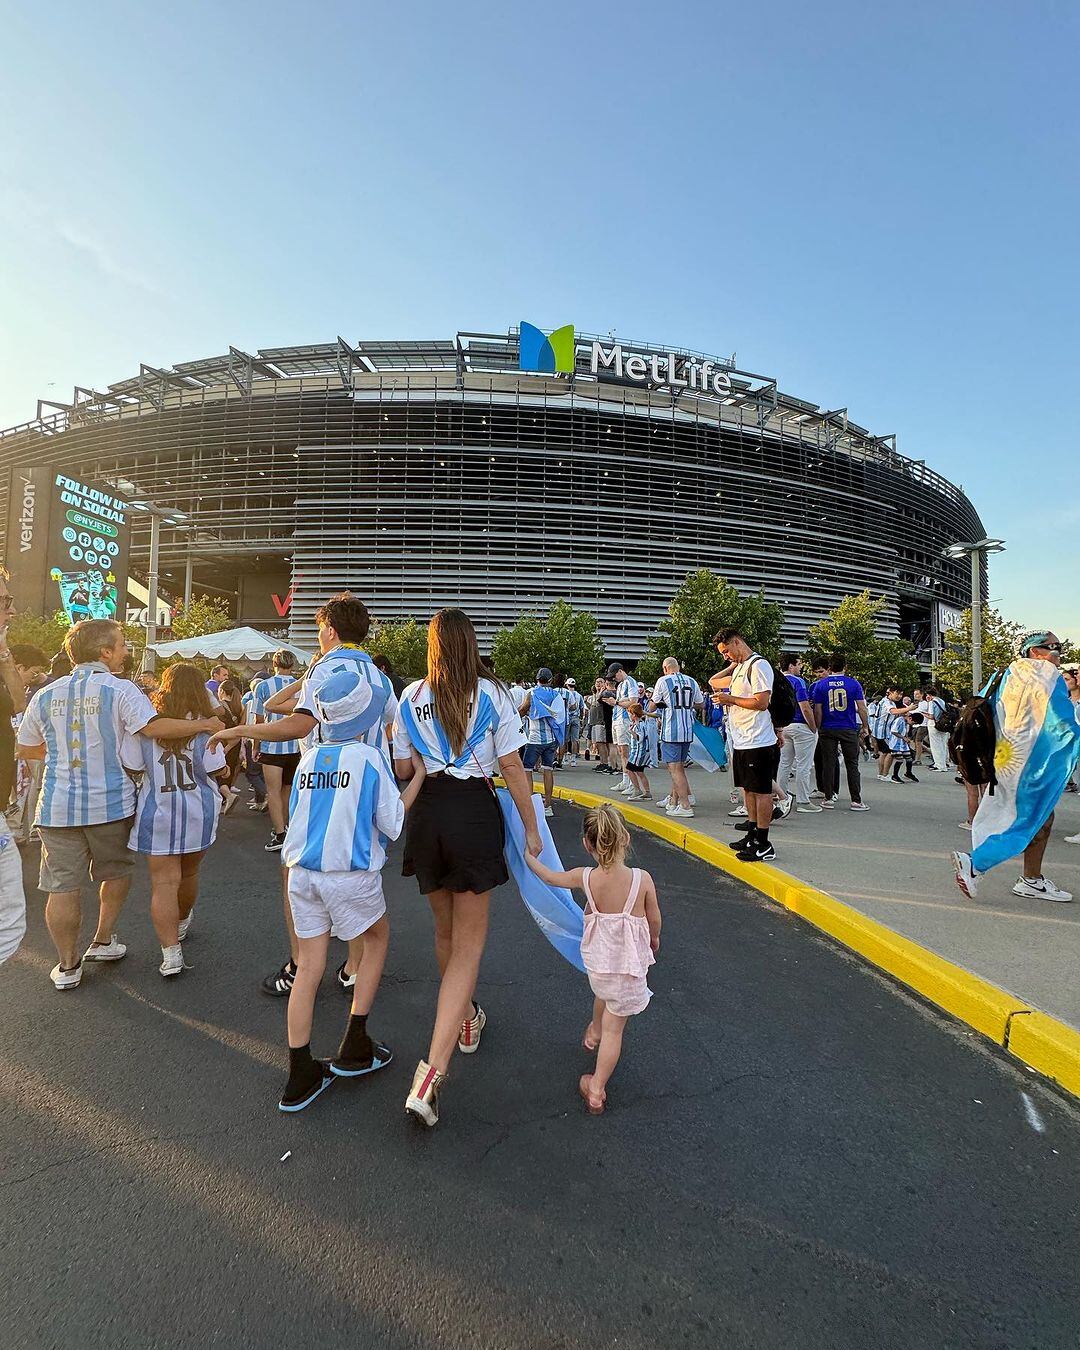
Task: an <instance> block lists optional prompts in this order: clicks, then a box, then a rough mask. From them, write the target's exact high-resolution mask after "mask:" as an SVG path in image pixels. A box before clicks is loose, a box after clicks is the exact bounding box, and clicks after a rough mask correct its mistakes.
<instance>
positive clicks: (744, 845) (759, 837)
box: [712, 628, 780, 862]
mask: <svg viewBox="0 0 1080 1350" xmlns="http://www.w3.org/2000/svg"><path fill="white" fill-rule="evenodd" d="M713 645H714V646H715V647H716V650H717V651H718V652H719V653H720V655H721V656H722V657H724V659H725V660H726V661H730V662H733V663H734V668H733V669H732V671H731V674H730V692H728V693H714V694H713V696H712V699H713V702H714V703H715V704H717V705H718V706H719V707H723V708H726V709H727V723H728V732H729V734H730V736H731V746H732V754H731V770H732V777H733V779H734V782H735V786H736V787H741V788H742V790H743V794H744V797H745V800H746V839H745V840H744V841H740V842H738V843H733V844H731V845H730V847H731V848H733V849H734V850H735V856H736V857H737V858H738V859H739V860H740V861H741V862H769V861H771V860H772V859H773V858H775V857H776V850H775V849H774V848H773V846H772V844H771V842H770V840H769V824H770V822H771V820H772V811H773V799H772V792H773V782H774V781H775V779H776V774H777V770H778V769H779V766H780V741H779V737H778V735H777V731H776V728H775V727H774V726H773V724H772V718H771V717H770V716H769V703H770V701H771V699H772V687H773V669H772V665H771V663H770V662H768V661H766V660H765V658H764V657H763V656H760V655H759V654H758V653H757V652H755V651H754V650H753V648H752V647H750V645H749V644H748V643H747V641H746V639H745V638H744V637H743V636H742V634H741V633H740V632H739V630H738V629H737V628H721V629H720V631H719V632H718V633H717V634H716V636H715V637H714V638H713ZM714 678H715V677H714ZM728 678H729V677H727V676H725V681H727V679H728Z"/></svg>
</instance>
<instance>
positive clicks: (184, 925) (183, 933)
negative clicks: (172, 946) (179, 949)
mask: <svg viewBox="0 0 1080 1350" xmlns="http://www.w3.org/2000/svg"><path fill="white" fill-rule="evenodd" d="M194 917H195V916H194V914H189V915H188V916H187V918H186V919H181V920H180V927H179V929H178V930H177V931H178V933H179V935H180V941H181V942H183V940H184V939H185V938H186V937H187V935H188V929H189V928H190V927H191V921H192V919H193V918H194Z"/></svg>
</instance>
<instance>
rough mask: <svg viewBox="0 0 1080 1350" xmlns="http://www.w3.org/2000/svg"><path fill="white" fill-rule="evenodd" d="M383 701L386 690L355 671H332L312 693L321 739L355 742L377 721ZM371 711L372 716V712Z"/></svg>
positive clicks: (384, 700)
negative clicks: (376, 702)
mask: <svg viewBox="0 0 1080 1350" xmlns="http://www.w3.org/2000/svg"><path fill="white" fill-rule="evenodd" d="M373 700H381V702H382V704H385V702H386V691H385V690H384V689H383V688H382V687H381V686H380V685H373V684H371V683H370V681H368V680H365V679H364V678H363V677H362V676H361V675H359V674H358V673H357V672H356V670H335V671H334V673H333V674H332V675H331V676H330V678H329V679H328V680H326V681H325V682H324V683H323V684H322V685H321V686H320V688H319V689H318V690H316V692H315V698H314V703H315V715H316V717H318V719H319V721H320V722H321V723H322V736H323V740H325V741H355V740H356V739H357V738H358V737H360V736H362V735H363V734H364V732H365V731H368V730H369V729H370V728H371V727H372V726H373V725H374V723H375V721H376V720H377V718H378V716H379V713H380V712H381V706H380V707H379V708H374V707H373V706H372V702H373ZM373 713H374V716H372V714H373Z"/></svg>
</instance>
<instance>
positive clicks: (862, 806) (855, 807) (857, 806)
mask: <svg viewBox="0 0 1080 1350" xmlns="http://www.w3.org/2000/svg"><path fill="white" fill-rule="evenodd" d="M850 810H852V811H869V810H870V808H869V807H868V806H867V804H866V803H865V802H852V803H851V807H850Z"/></svg>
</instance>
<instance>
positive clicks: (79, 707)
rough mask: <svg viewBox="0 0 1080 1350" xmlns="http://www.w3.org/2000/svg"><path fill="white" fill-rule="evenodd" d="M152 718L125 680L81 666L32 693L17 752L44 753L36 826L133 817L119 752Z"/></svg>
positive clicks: (98, 666)
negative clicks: (41, 750) (38, 748)
mask: <svg viewBox="0 0 1080 1350" xmlns="http://www.w3.org/2000/svg"><path fill="white" fill-rule="evenodd" d="M156 716H157V713H156V712H155V711H154V705H153V704H152V703H151V702H150V700H149V699H148V698H147V697H146V695H145V694H144V693H143V691H142V690H141V689H139V688H137V687H136V686H135V685H134V684H132V682H131V681H130V680H121V679H119V678H118V677H117V676H115V675H112V674H110V672H109V669H108V667H107V666H106V665H105V664H104V663H103V662H101V661H88V662H86V663H85V664H81V665H78V666H76V667H75V669H74V670H73V671H72V672H71V674H70V675H66V676H63V677H62V678H61V679H59V680H54V681H53V682H52V684H47V685H46V686H45V687H44V689H39V690H38V692H37V693H36V694H35V695H34V697H33V698H32V699H31V700H30V706H29V707H28V708H27V710H26V712H25V713H24V714H23V719H22V722H21V723H20V724H19V744H20V745H25V746H39V745H41V744H44V746H45V770H44V773H43V775H42V782H41V795H40V796H39V797H38V805H37V815H36V818H35V822H34V823H35V824H37V825H44V826H47V827H51V828H71V827H73V826H82V825H103V824H105V822H106V821H110V820H125V819H126V818H127V817H128V816H130V815H132V814H134V811H135V795H136V794H135V784H134V783H133V782H132V781H131V778H130V777H129V775H128V774H127V773H126V772H125V771H124V766H123V763H122V761H121V757H120V747H121V745H122V743H123V740H124V737H125V736H127V735H130V736H134V735H136V734H137V733H138V732H139V731H141V730H142V728H143V727H145V726H146V724H147V723H148V722H151V721H153V719H154V718H155V717H156Z"/></svg>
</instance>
